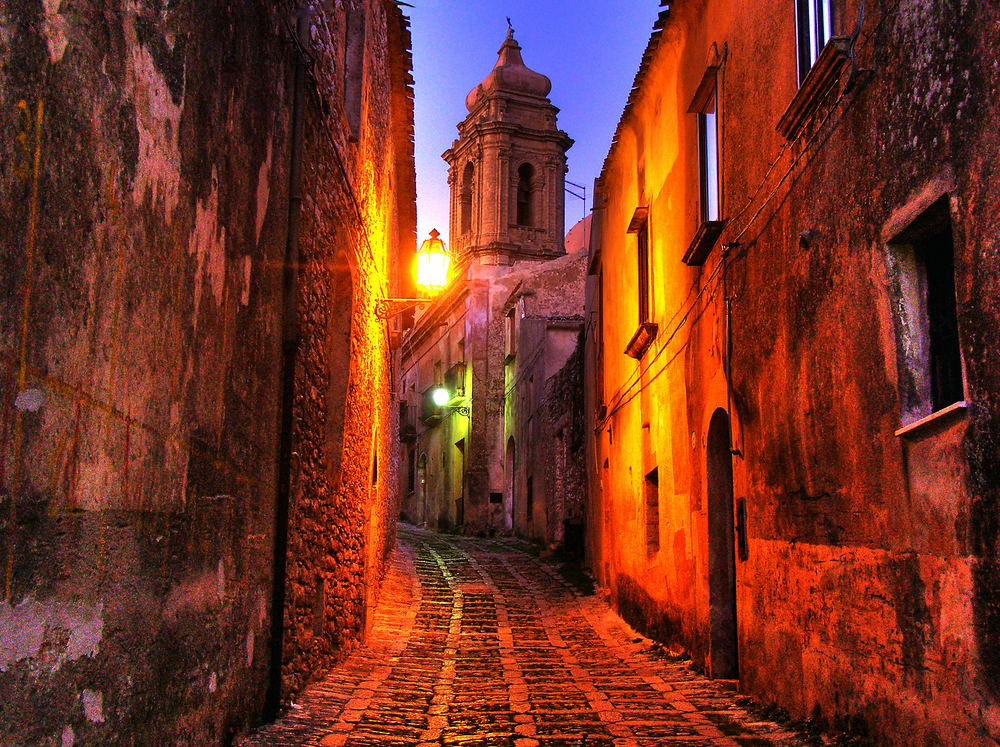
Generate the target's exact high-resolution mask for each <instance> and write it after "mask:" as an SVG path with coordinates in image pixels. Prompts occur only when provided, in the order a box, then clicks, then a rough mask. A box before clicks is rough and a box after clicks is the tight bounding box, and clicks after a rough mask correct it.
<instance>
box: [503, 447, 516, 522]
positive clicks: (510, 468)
mask: <svg viewBox="0 0 1000 747" xmlns="http://www.w3.org/2000/svg"><path fill="white" fill-rule="evenodd" d="M515 465H516V462H515V460H514V437H513V436H511V437H510V438H508V439H507V452H506V454H504V465H503V523H504V528H506V529H513V528H514V479H515V477H514V468H515Z"/></svg>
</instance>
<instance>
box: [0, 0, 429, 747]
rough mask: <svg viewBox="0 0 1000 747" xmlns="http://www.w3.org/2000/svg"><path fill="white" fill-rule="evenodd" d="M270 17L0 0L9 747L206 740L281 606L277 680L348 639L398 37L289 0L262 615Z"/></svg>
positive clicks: (369, 581) (240, 722)
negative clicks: (306, 64)
mask: <svg viewBox="0 0 1000 747" xmlns="http://www.w3.org/2000/svg"><path fill="white" fill-rule="evenodd" d="M292 11H293V8H292V6H291V4H284V3H271V2H249V3H244V4H242V5H241V6H240V8H239V12H238V13H235V14H234V13H233V9H232V8H231V7H230V6H229V5H226V4H222V3H217V2H207V3H201V2H200V3H197V4H195V3H190V2H182V3H172V4H168V5H163V4H161V3H152V2H139V3H132V4H128V5H127V6H121V7H114V8H112V7H110V6H107V5H106V4H104V3H97V2H93V1H92V0H83V2H79V3H74V4H72V8H70V7H69V5H68V4H65V3H63V4H61V5H60V4H59V3H49V2H46V3H44V4H43V3H40V2H29V1H28V0H14V1H13V2H9V3H7V4H6V5H5V6H4V10H3V12H2V34H0V38H2V39H3V42H2V44H0V142H2V143H3V149H4V150H3V156H2V159H0V164H2V165H0V222H2V224H3V225H4V230H3V231H2V232H0V263H2V266H3V267H4V271H3V273H0V563H2V566H0V581H2V591H3V596H2V598H0V742H2V743H4V744H15V745H20V744H30V745H40V744H62V745H66V744H74V743H75V744H108V745H111V744H133V743H140V742H141V743H145V744H198V745H208V744H217V743H222V742H225V741H227V740H229V739H230V738H231V737H232V736H233V735H235V734H238V733H240V732H243V731H245V730H246V729H247V728H249V726H250V725H251V724H254V723H257V722H259V720H260V719H261V717H262V714H263V711H264V705H265V698H266V695H267V691H268V684H269V681H270V680H271V679H272V677H271V675H272V672H271V671H270V656H269V651H270V648H271V646H272V640H273V639H272V637H271V630H272V625H271V622H272V617H273V616H274V615H275V614H278V615H281V616H282V618H281V619H282V620H283V621H284V629H285V635H284V639H283V640H284V649H283V652H282V654H283V655H282V659H283V666H282V668H281V671H280V676H281V684H282V688H281V695H282V696H283V697H287V696H289V695H290V694H291V693H293V692H295V690H296V689H298V688H301V687H302V686H304V684H305V683H306V682H307V681H308V680H309V678H310V677H313V676H319V675H320V674H321V673H322V672H323V670H324V668H325V667H328V666H330V665H331V663H332V662H334V661H336V660H337V659H338V658H339V657H341V656H343V655H345V653H346V651H347V650H349V649H350V647H351V646H352V645H353V642H354V641H356V640H358V639H359V638H360V637H361V636H362V634H363V630H364V625H365V618H366V614H367V612H366V610H367V609H368V607H369V606H370V605H371V604H372V601H373V598H374V595H375V591H376V589H377V587H378V584H379V579H380V575H381V568H382V565H383V563H384V559H385V557H386V553H387V551H388V548H389V546H390V545H391V543H392V541H393V533H394V525H393V524H392V521H391V519H392V517H394V516H395V513H396V510H395V506H394V505H393V498H392V492H391V491H390V490H389V489H388V487H387V486H388V485H389V484H393V483H394V482H395V478H394V471H395V469H396V465H395V457H394V456H393V452H392V451H391V450H390V448H389V444H391V443H393V441H394V439H395V433H394V432H393V429H394V427H395V426H394V424H393V422H392V421H391V420H390V419H389V418H388V413H389V411H390V410H389V400H390V394H389V392H390V388H391V386H392V379H393V370H392V362H391V353H390V349H389V341H390V330H389V329H388V328H387V327H386V324H385V323H384V322H379V321H377V320H376V319H375V314H374V307H375V303H376V299H377V298H380V297H383V296H387V295H394V294H395V293H396V290H397V288H396V285H397V283H398V282H399V279H398V278H396V277H395V275H394V270H393V269H392V268H394V267H396V266H398V265H404V264H405V259H406V257H407V256H408V254H409V252H412V245H413V241H414V223H415V220H414V219H415V210H414V204H413V195H414V190H413V181H414V178H413V156H412V102H411V100H410V99H411V96H412V92H411V91H410V89H409V82H410V79H409V67H410V61H409V53H408V46H409V35H408V30H407V27H406V22H405V19H404V18H403V17H402V15H401V14H400V12H399V10H398V9H397V8H396V6H395V4H394V3H392V2H388V1H385V2H382V1H381V0H356V1H355V2H346V3H337V4H336V5H334V4H333V3H321V4H317V5H316V7H315V8H313V9H312V11H313V12H312V15H311V20H310V28H309V31H310V33H309V40H310V46H311V50H310V59H311V69H310V71H309V76H308V77H307V81H308V82H309V88H310V91H309V93H308V95H307V96H306V99H305V101H306V108H305V143H304V147H303V152H302V163H303V171H304V179H303V190H302V191H303V194H304V195H305V198H304V199H303V204H302V212H301V215H302V231H301V236H300V241H299V257H300V260H301V263H300V265H299V268H298V272H299V298H298V308H297V313H296V317H297V328H298V332H299V335H298V346H297V348H296V352H297V360H298V365H297V367H296V369H295V379H294V381H295V398H294V404H293V422H294V428H293V432H292V434H293V437H292V452H293V454H292V460H291V462H292V463H291V467H292V469H291V477H292V489H291V500H290V506H289V512H288V513H289V522H288V537H287V539H288V563H287V579H285V580H284V582H283V583H282V582H281V581H280V580H279V586H281V587H283V588H285V590H286V591H285V598H286V605H285V608H284V610H283V611H282V610H276V609H275V608H274V605H273V597H272V589H273V588H274V586H275V583H274V577H273V574H274V568H275V563H274V559H275V558H274V552H275V539H276V538H275V515H276V497H275V496H276V484H275V482H276V473H277V470H276V462H277V448H278V423H279V406H280V401H281V397H280V391H279V390H280V375H281V365H282V364H281V361H282V330H283V327H284V325H285V320H286V317H285V310H284V307H283V300H282V272H283V267H284V263H285V256H286V255H285V252H286V239H287V230H288V229H287V226H288V214H289V164H290V163H291V158H292V154H291V152H290V122H291V109H292V99H293V96H292V86H293V68H294V64H295V59H296V56H297V55H298V54H299V51H298V49H297V48H296V45H295V44H294V41H293V36H292V33H291V31H290V29H291V28H292V27H294V24H295V20H294V17H293V16H292ZM345 39H346V40H347V43H345V42H344V40H345ZM334 40H336V41H334ZM360 86H363V88H362V87H360ZM320 90H321V91H323V92H324V94H323V96H322V97H321V96H318V95H316V93H315V92H316V91H320ZM362 90H363V91H364V96H361V95H360V93H361V91H362ZM390 185H392V186H391V188H390ZM345 299H346V300H345ZM359 370H360V371H364V372H365V375H364V376H355V375H353V374H354V372H356V371H359ZM335 385H339V388H338V386H335Z"/></svg>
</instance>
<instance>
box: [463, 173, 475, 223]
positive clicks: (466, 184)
mask: <svg viewBox="0 0 1000 747" xmlns="http://www.w3.org/2000/svg"><path fill="white" fill-rule="evenodd" d="M473 176H474V168H473V166H472V164H471V163H468V164H466V165H465V171H464V172H463V174H462V195H461V203H462V205H461V215H462V226H461V232H462V233H463V234H466V233H469V231H471V230H472V178H473Z"/></svg>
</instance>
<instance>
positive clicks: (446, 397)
mask: <svg viewBox="0 0 1000 747" xmlns="http://www.w3.org/2000/svg"><path fill="white" fill-rule="evenodd" d="M431 400H433V402H434V404H435V405H437V406H438V407H444V406H445V405H446V404H448V403H449V402H450V401H451V394H449V393H448V390H447V389H445V388H444V387H443V386H439V387H438V388H437V389H435V390H434V391H433V392H431Z"/></svg>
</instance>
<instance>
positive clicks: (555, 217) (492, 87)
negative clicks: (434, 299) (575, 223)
mask: <svg viewBox="0 0 1000 747" xmlns="http://www.w3.org/2000/svg"><path fill="white" fill-rule="evenodd" d="M551 88H552V84H551V82H550V81H549V79H548V78H547V77H546V76H544V75H542V74H541V73H536V72H535V71H533V70H530V69H528V67H526V66H525V64H524V61H523V60H522V59H521V47H520V46H519V45H518V43H517V41H516V40H515V39H514V32H513V29H508V31H507V38H506V39H505V40H504V43H503V45H502V46H501V47H500V52H499V57H498V59H497V63H496V65H495V66H494V67H493V70H492V71H491V72H490V74H489V75H487V76H486V78H485V79H484V80H483V82H482V83H480V84H479V85H478V86H476V87H475V88H474V89H473V90H472V91H471V92H470V93H469V95H468V96H467V97H466V100H465V105H466V107H467V108H468V110H469V114H468V116H467V117H466V118H465V119H464V120H463V121H462V123H461V124H459V125H458V131H459V138H458V140H456V141H455V142H454V143H453V144H452V147H451V148H449V149H448V150H447V151H446V152H445V153H444V154H443V158H444V160H445V161H447V163H448V166H449V169H448V183H449V184H450V186H451V210H450V215H451V226H450V243H451V249H452V251H453V252H454V253H456V254H457V255H458V256H459V257H460V258H462V259H465V260H471V259H475V260H476V261H478V262H479V264H482V265H491V264H492V265H511V264H513V263H514V262H516V261H518V260H520V259H527V260H531V259H535V260H541V259H551V258H553V257H557V256H560V255H563V254H565V253H566V249H565V246H564V238H563V232H564V225H563V223H564V199H565V198H564V194H563V191H564V185H565V177H566V151H567V150H568V149H569V148H570V146H571V145H572V144H573V140H572V139H571V138H570V137H569V136H568V135H567V134H566V133H565V132H563V131H562V130H560V129H559V128H558V127H557V125H556V114H557V113H558V112H559V110H558V109H557V108H556V107H555V106H553V105H552V102H551V101H549V99H548V94H549V91H550V90H551Z"/></svg>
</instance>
